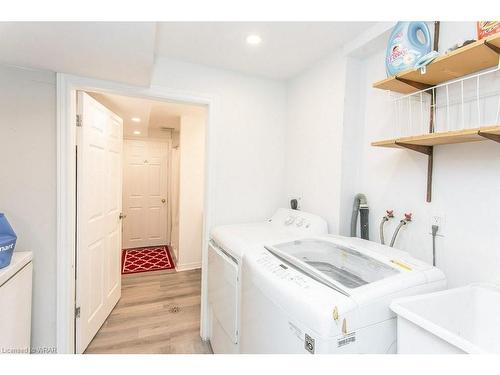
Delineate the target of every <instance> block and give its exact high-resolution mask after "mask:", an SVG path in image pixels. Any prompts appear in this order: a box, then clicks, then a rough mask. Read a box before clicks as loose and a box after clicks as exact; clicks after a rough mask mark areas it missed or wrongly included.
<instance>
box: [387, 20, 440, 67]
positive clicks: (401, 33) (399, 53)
mask: <svg viewBox="0 0 500 375" xmlns="http://www.w3.org/2000/svg"><path fill="white" fill-rule="evenodd" d="M430 51H431V34H430V31H429V27H428V26H427V24H426V23H425V22H398V23H397V24H396V26H394V29H393V30H392V33H391V36H390V37H389V43H388V44H387V52H386V57H385V66H386V71H387V75H388V76H393V75H396V74H398V73H399V72H402V71H404V70H407V69H411V68H413V67H414V66H415V64H416V63H417V61H418V59H420V58H421V57H422V56H424V55H426V54H428V53H429V52H430Z"/></svg>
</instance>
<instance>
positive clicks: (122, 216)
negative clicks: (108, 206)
mask: <svg viewBox="0 0 500 375" xmlns="http://www.w3.org/2000/svg"><path fill="white" fill-rule="evenodd" d="M126 217H127V215H124V214H123V212H120V216H118V218H119V219H120V220H122V219H125V218H126Z"/></svg>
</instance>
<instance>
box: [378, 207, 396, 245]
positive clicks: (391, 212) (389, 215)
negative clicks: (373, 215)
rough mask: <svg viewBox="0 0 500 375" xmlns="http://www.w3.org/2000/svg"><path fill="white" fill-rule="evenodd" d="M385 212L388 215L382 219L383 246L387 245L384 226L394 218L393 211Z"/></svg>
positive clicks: (381, 239)
mask: <svg viewBox="0 0 500 375" xmlns="http://www.w3.org/2000/svg"><path fill="white" fill-rule="evenodd" d="M385 212H386V215H385V216H384V217H383V218H382V221H381V222H380V243H381V244H382V245H385V239H384V224H385V223H386V222H387V221H389V220H390V219H392V218H393V217H394V211H393V210H386V211H385Z"/></svg>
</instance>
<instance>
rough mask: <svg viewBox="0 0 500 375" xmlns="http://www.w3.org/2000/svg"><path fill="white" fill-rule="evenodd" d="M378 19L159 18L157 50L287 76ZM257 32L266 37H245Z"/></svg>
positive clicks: (166, 54) (226, 66) (221, 65)
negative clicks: (257, 40)
mask: <svg viewBox="0 0 500 375" xmlns="http://www.w3.org/2000/svg"><path fill="white" fill-rule="evenodd" d="M374 24H375V22H161V23H159V24H158V31H157V35H156V54H157V56H164V57H170V58H174V59H178V60H182V61H188V62H192V63H197V64H203V65H209V66H214V67H218V68H224V69H230V70H234V71H238V72H242V73H247V74H251V75H257V76H263V77H267V78H273V79H287V78H290V77H293V76H294V75H296V74H298V73H300V72H301V71H302V70H304V69H306V68H307V67H308V66H310V65H311V64H313V63H314V62H316V61H318V60H319V59H321V58H322V57H324V56H326V55H328V53H329V52H331V51H333V50H334V49H335V48H337V47H340V46H341V45H343V44H345V43H346V42H348V41H349V40H350V39H352V38H354V37H355V36H357V34H359V33H360V32H362V31H364V30H366V29H367V28H369V27H371V26H372V25H374ZM253 33H255V34H257V35H259V36H260V37H261V38H262V43H261V44H259V45H257V46H252V45H248V44H247V43H246V42H245V39H246V37H247V36H248V35H249V34H253Z"/></svg>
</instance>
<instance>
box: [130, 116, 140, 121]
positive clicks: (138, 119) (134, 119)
mask: <svg viewBox="0 0 500 375" xmlns="http://www.w3.org/2000/svg"><path fill="white" fill-rule="evenodd" d="M131 120H132V121H133V122H141V119H140V118H139V117H132V118H131Z"/></svg>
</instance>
